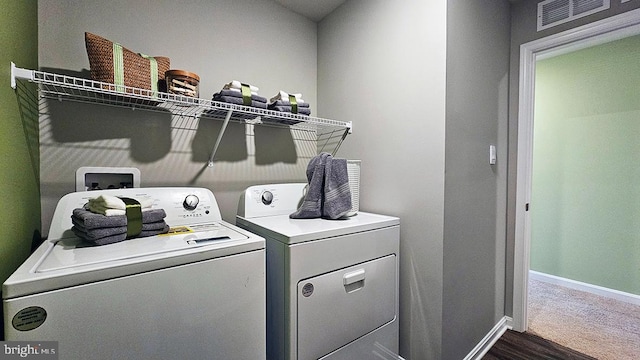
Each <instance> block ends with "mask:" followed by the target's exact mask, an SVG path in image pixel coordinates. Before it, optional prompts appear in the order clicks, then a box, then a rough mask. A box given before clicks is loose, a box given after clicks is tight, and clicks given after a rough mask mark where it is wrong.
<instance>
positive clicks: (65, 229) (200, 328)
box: [2, 187, 266, 360]
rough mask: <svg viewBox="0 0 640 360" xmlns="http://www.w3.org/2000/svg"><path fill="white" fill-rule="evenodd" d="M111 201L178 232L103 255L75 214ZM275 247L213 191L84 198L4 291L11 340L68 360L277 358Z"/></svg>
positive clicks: (68, 203) (136, 191)
mask: <svg viewBox="0 0 640 360" xmlns="http://www.w3.org/2000/svg"><path fill="white" fill-rule="evenodd" d="M102 194H109V195H115V196H122V197H128V198H135V199H139V200H140V199H143V200H145V201H147V202H152V203H153V208H162V209H164V210H165V212H166V214H167V216H166V218H165V221H166V222H167V224H168V225H170V227H171V230H170V231H169V233H168V234H163V235H157V236H150V237H142V238H132V239H129V240H125V241H122V242H117V243H113V244H109V245H103V246H91V245H88V244H87V243H85V242H83V241H82V240H80V239H79V238H77V237H76V236H74V234H73V232H72V231H71V227H72V220H71V214H72V211H73V209H74V208H79V207H82V206H83V205H84V204H85V203H86V202H87V201H88V200H89V199H90V198H94V197H97V196H99V195H102ZM265 281H266V279H265V241H264V239H263V238H262V237H260V236H258V235H255V234H253V233H250V232H248V231H246V230H243V229H240V228H238V227H236V226H234V225H232V224H229V223H226V222H224V221H222V217H221V215H220V210H219V208H218V205H217V202H216V199H215V197H214V195H213V193H212V192H211V191H210V190H208V189H205V188H196V187H184V188H183V187H171V188H132V189H117V190H98V191H86V192H76V193H71V194H68V195H65V196H64V197H62V199H60V201H59V202H58V204H57V207H56V209H55V213H54V216H53V219H52V223H51V229H50V231H49V237H48V240H46V241H45V242H44V243H43V244H42V245H41V246H40V247H38V249H37V250H36V251H35V252H34V253H33V254H32V255H31V256H30V257H29V258H28V259H27V260H26V261H25V262H24V263H23V264H22V266H20V267H19V268H18V269H17V270H16V271H15V272H14V273H13V274H12V275H11V276H10V277H9V278H8V279H7V280H6V281H5V282H4V284H3V287H2V297H3V300H2V304H3V312H4V319H5V324H4V330H5V337H6V340H8V341H21V342H22V341H36V342H42V341H54V342H57V346H58V349H57V354H58V356H59V358H60V359H78V360H81V359H82V360H86V359H171V360H175V359H265V357H266V334H265V326H266V309H265V301H266V300H265V296H266V290H265Z"/></svg>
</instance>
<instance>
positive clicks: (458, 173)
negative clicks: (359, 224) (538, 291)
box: [442, 0, 510, 359]
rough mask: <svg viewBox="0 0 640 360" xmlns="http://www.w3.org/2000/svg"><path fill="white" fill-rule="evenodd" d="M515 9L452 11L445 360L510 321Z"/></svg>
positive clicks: (488, 4) (499, 4) (488, 1)
mask: <svg viewBox="0 0 640 360" xmlns="http://www.w3.org/2000/svg"><path fill="white" fill-rule="evenodd" d="M509 9H510V7H509V3H508V2H507V1H495V0H483V1H448V6H447V91H446V94H447V108H446V109H447V113H446V137H445V142H446V145H445V192H444V260H443V264H444V273H443V277H444V280H443V286H444V288H443V301H442V302H443V310H442V323H443V333H442V342H443V343H442V359H462V358H464V357H465V355H467V354H468V353H469V352H470V351H471V350H472V349H473V347H474V346H475V345H476V344H478V343H479V342H480V341H481V340H482V338H483V337H484V336H485V335H486V334H487V333H489V331H490V330H491V329H492V328H493V326H494V325H495V324H496V323H497V322H498V321H499V320H500V319H501V318H502V317H503V316H504V288H505V284H504V279H505V253H504V248H505V226H506V225H505V211H506V169H507V162H506V160H507V144H506V134H507V117H508V107H507V98H508V75H509ZM490 145H496V147H497V153H498V160H497V163H496V164H495V165H490V164H489V146H490Z"/></svg>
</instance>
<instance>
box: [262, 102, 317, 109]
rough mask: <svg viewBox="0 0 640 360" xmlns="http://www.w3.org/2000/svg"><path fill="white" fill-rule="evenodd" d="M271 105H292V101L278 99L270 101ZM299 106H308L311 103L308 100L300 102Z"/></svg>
mask: <svg viewBox="0 0 640 360" xmlns="http://www.w3.org/2000/svg"><path fill="white" fill-rule="evenodd" d="M269 106H291V102H290V101H289V100H286V101H285V100H276V101H272V102H271V103H269ZM298 107H299V108H308V107H309V103H307V102H298Z"/></svg>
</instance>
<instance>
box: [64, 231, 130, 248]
mask: <svg viewBox="0 0 640 360" xmlns="http://www.w3.org/2000/svg"><path fill="white" fill-rule="evenodd" d="M71 231H73V233H74V234H76V236H77V237H79V238H80V239H82V240H83V241H85V242H88V243H91V244H94V245H108V244H114V243H117V242H120V241H124V240H127V233H126V231H125V233H124V234H114V235H111V236H105V237H102V238H98V239H87V238H85V237H83V235H82V233H81V232H79V231H78V230H77V229H76V228H75V226H74V227H72V228H71Z"/></svg>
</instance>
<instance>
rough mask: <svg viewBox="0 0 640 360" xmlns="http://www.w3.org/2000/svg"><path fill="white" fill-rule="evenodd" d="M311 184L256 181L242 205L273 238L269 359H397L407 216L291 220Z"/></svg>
mask: <svg viewBox="0 0 640 360" xmlns="http://www.w3.org/2000/svg"><path fill="white" fill-rule="evenodd" d="M305 188H306V184H305V183H296V184H271V185H258V186H252V187H249V188H248V189H246V190H245V192H244V193H243V194H242V196H241V199H240V203H239V206H238V215H237V217H236V225H238V226H240V227H242V228H244V229H247V230H249V231H251V232H252V233H255V234H258V235H260V236H262V237H264V238H265V239H266V242H267V358H268V359H278V360H282V359H285V360H294V359H298V360H308V359H327V360H328V359H332V360H336V359H345V360H347V359H348V360H353V359H397V358H398V356H397V353H398V264H399V262H398V254H399V237H400V221H399V219H398V218H396V217H391V216H384V215H377V214H371V213H366V212H359V213H358V214H357V215H355V216H352V217H349V218H347V219H345V220H325V219H290V218H289V214H291V213H292V212H294V211H295V210H296V209H297V208H298V206H299V204H300V203H301V201H302V199H303V197H304V191H305Z"/></svg>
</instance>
